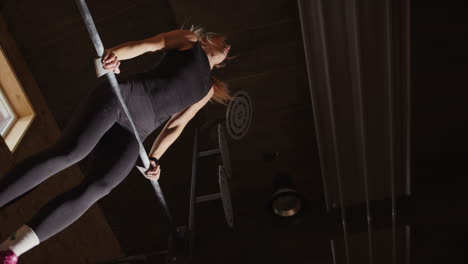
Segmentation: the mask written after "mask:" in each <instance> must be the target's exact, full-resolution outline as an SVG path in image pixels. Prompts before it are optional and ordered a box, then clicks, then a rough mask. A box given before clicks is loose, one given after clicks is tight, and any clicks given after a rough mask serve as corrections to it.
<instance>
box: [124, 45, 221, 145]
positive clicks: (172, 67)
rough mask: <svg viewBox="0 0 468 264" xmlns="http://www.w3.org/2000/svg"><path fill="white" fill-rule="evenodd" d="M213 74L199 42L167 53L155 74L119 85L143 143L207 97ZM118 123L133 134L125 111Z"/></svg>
mask: <svg viewBox="0 0 468 264" xmlns="http://www.w3.org/2000/svg"><path fill="white" fill-rule="evenodd" d="M210 73H211V69H210V63H209V60H208V57H207V55H206V54H205V52H204V51H203V49H202V47H201V44H200V42H199V41H198V42H196V43H195V45H194V46H193V47H192V48H190V49H188V50H183V51H179V50H170V51H166V52H165V53H164V54H163V55H162V58H161V60H160V62H159V63H158V64H157V65H156V66H155V67H154V68H153V69H152V70H150V71H148V72H145V73H142V74H138V75H136V76H134V77H133V78H129V79H128V80H126V81H119V84H120V89H121V92H122V96H123V97H124V100H125V102H126V104H127V107H128V109H129V111H130V115H131V116H132V119H133V120H134V123H135V126H136V127H137V131H138V133H139V135H140V137H141V138H142V140H144V139H145V138H146V137H147V136H148V135H149V134H150V133H151V132H153V131H154V130H155V129H157V128H158V127H159V126H160V125H161V124H162V123H164V121H166V120H167V119H168V118H169V117H171V116H172V115H173V114H175V113H177V112H179V111H181V110H183V109H185V108H186V107H188V106H190V105H193V104H194V103H196V102H198V101H200V100H201V99H202V98H203V97H205V95H206V94H207V93H208V91H209V90H210V88H211V86H212V82H211V78H210ZM118 123H119V124H120V125H122V126H123V127H125V128H126V129H128V130H129V131H131V132H132V133H133V130H132V128H131V125H130V122H129V121H128V118H127V116H126V115H125V112H123V111H122V110H121V113H120V119H119V121H118Z"/></svg>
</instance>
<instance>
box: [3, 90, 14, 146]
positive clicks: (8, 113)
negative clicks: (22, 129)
mask: <svg viewBox="0 0 468 264" xmlns="http://www.w3.org/2000/svg"><path fill="white" fill-rule="evenodd" d="M16 120H17V117H16V114H15V112H14V111H13V109H12V108H11V105H10V104H9V103H8V100H7V99H6V97H5V95H4V94H3V89H1V87H0V135H1V136H2V137H5V136H6V134H7V133H8V132H9V131H10V129H11V127H12V126H13V124H14V122H15V121H16Z"/></svg>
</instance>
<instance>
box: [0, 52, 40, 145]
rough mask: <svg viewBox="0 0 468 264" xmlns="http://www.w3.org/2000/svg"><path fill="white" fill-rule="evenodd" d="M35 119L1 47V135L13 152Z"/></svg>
mask: <svg viewBox="0 0 468 264" xmlns="http://www.w3.org/2000/svg"><path fill="white" fill-rule="evenodd" d="M25 71H26V70H25ZM23 74H30V73H23ZM34 117H35V113H34V111H33V109H32V106H31V103H30V102H29V99H28V98H27V96H26V93H25V92H24V90H23V87H22V85H21V83H20V82H19V80H18V78H17V75H16V73H15V72H14V70H13V68H12V67H11V65H10V62H9V61H8V58H7V56H6V55H5V52H4V50H3V48H2V47H0V135H1V136H2V138H3V140H4V141H5V144H6V145H7V146H8V148H9V149H10V151H11V152H14V151H15V149H16V147H17V146H18V144H19V142H20V141H21V139H22V138H23V136H24V135H25V134H26V131H27V130H28V128H29V126H30V125H31V123H32V121H33V119H34Z"/></svg>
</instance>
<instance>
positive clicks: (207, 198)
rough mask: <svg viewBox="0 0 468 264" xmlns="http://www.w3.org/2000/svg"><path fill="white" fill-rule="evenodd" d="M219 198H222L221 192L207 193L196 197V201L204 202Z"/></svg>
mask: <svg viewBox="0 0 468 264" xmlns="http://www.w3.org/2000/svg"><path fill="white" fill-rule="evenodd" d="M217 199H221V193H215V194H209V195H205V196H198V197H197V198H196V199H195V202H196V203H202V202H208V201H212V200H217Z"/></svg>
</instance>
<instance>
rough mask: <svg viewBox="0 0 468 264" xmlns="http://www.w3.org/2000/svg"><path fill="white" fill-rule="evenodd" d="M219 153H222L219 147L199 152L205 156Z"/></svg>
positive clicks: (200, 156) (200, 155)
mask: <svg viewBox="0 0 468 264" xmlns="http://www.w3.org/2000/svg"><path fill="white" fill-rule="evenodd" d="M219 153H221V151H220V150H219V148H217V149H212V150H205V151H200V152H198V157H199V158H203V157H208V156H211V155H216V154H219Z"/></svg>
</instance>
